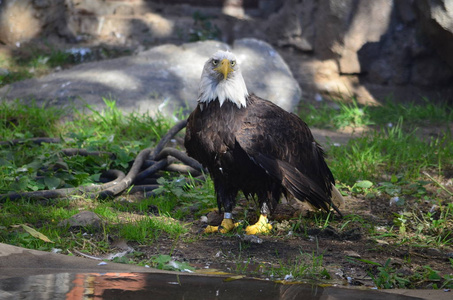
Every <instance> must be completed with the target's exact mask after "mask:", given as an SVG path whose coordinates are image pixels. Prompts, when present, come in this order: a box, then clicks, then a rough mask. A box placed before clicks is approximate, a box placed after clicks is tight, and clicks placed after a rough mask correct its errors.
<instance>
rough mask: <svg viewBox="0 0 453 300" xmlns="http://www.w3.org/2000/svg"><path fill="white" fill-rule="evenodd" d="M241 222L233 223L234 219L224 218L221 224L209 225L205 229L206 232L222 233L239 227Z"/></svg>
mask: <svg viewBox="0 0 453 300" xmlns="http://www.w3.org/2000/svg"><path fill="white" fill-rule="evenodd" d="M238 226H239V223H233V220H232V219H223V220H222V223H221V224H220V226H211V225H209V226H208V227H206V229H205V230H204V233H215V232H220V233H227V232H230V231H231V230H233V229H234V228H236V227H238Z"/></svg>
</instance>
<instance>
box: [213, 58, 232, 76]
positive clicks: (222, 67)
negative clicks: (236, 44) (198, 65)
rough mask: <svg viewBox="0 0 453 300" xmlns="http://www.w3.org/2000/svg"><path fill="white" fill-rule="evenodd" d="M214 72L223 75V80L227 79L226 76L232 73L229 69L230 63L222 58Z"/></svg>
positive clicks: (230, 68)
mask: <svg viewBox="0 0 453 300" xmlns="http://www.w3.org/2000/svg"><path fill="white" fill-rule="evenodd" d="M214 70H215V71H217V72H219V73H221V74H223V79H227V77H228V74H229V73H231V72H233V68H232V67H231V62H230V61H229V60H228V59H226V58H224V59H223V60H222V61H221V62H220V63H219V66H218V67H217V68H214Z"/></svg>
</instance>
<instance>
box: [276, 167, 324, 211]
mask: <svg viewBox="0 0 453 300" xmlns="http://www.w3.org/2000/svg"><path fill="white" fill-rule="evenodd" d="M278 165H279V167H280V170H281V173H282V185H283V186H284V187H285V188H286V189H287V190H288V191H289V192H290V194H291V195H293V196H294V197H295V198H296V199H299V200H301V201H303V200H305V201H307V202H308V203H310V204H311V205H312V206H313V207H316V208H318V209H323V210H325V211H329V210H330V206H331V205H332V203H331V200H330V197H328V195H327V194H326V193H325V192H324V191H323V190H322V189H321V188H320V187H319V185H317V184H316V183H315V182H314V181H313V180H311V179H310V178H308V177H307V176H305V175H304V174H302V173H301V172H299V170H297V169H296V168H294V167H292V166H291V165H289V164H288V163H285V162H282V161H279V162H278Z"/></svg>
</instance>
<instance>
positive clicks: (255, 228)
mask: <svg viewBox="0 0 453 300" xmlns="http://www.w3.org/2000/svg"><path fill="white" fill-rule="evenodd" d="M271 229H272V225H271V224H269V221H268V219H267V217H266V216H265V215H260V218H259V220H258V222H256V223H255V224H253V225H250V226H247V228H245V233H246V234H265V233H269V232H270V231H271Z"/></svg>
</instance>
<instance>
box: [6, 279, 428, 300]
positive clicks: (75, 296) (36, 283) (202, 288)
mask: <svg viewBox="0 0 453 300" xmlns="http://www.w3.org/2000/svg"><path fill="white" fill-rule="evenodd" d="M382 297H385V298H386V300H393V299H419V298H413V297H408V296H402V295H393V294H387V293H385V294H384V293H382V292H378V291H373V290H354V289H346V288H338V287H321V286H318V285H311V284H300V283H297V284H296V283H293V284H282V283H276V282H272V281H266V280H257V279H247V278H242V279H237V280H234V278H226V277H214V276H197V275H176V274H160V273H75V274H73V273H59V274H47V275H36V276H28V277H16V278H8V279H3V280H1V281H0V299H68V300H79V299H139V300H140V299H166V300H170V299H197V300H199V299H228V300H232V299H251V300H253V299H259V300H266V299H306V300H313V299H332V300H333V299H348V300H354V299H370V300H373V299H379V300H380V299H382Z"/></svg>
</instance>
